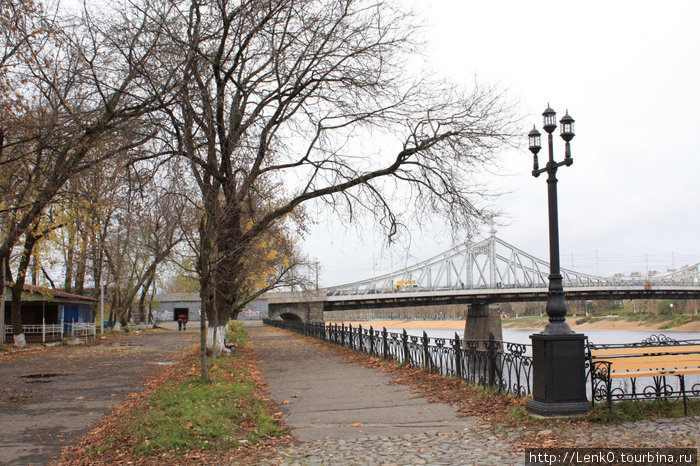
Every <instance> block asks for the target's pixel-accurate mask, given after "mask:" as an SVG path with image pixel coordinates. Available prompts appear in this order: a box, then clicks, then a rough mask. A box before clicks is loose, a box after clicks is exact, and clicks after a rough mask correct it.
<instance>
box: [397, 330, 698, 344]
mask: <svg viewBox="0 0 700 466" xmlns="http://www.w3.org/2000/svg"><path fill="white" fill-rule="evenodd" d="M424 330H425V333H427V334H428V336H429V337H432V338H454V336H455V332H457V335H459V338H463V337H464V329H460V330H442V329H441V330H436V329H406V333H408V334H409V335H415V336H422V335H423V331H424ZM387 331H389V332H396V333H401V332H403V329H400V328H387ZM533 333H539V331H538V330H516V329H508V328H504V329H503V341H507V342H511V343H521V344H528V345H529V344H530V335H532V334H533ZM577 333H584V334H585V335H586V336H588V341H589V342H591V343H593V344H596V345H603V344H611V343H636V342H640V341H642V340H644V339H647V338H649V337H650V336H651V335H659V334H663V335H666V336H667V337H670V338H673V339H674V340H678V341H680V340H697V339H700V333H698V332H679V331H673V330H584V331H579V332H577Z"/></svg>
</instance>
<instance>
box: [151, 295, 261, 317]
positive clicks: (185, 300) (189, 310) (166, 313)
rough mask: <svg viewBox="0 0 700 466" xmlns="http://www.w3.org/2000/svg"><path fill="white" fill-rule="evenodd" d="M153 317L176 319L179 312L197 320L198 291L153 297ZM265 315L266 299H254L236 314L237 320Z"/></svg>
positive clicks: (198, 314)
mask: <svg viewBox="0 0 700 466" xmlns="http://www.w3.org/2000/svg"><path fill="white" fill-rule="evenodd" d="M153 300H154V301H155V303H154V309H153V319H154V320H156V321H159V322H165V321H168V320H177V317H178V316H179V315H181V314H184V315H186V316H187V320H199V318H200V314H201V301H200V299H199V293H168V294H160V295H155V296H154V297H153ZM266 317H267V299H256V300H255V301H253V302H251V303H249V304H248V306H246V308H245V309H244V310H243V311H242V312H241V313H240V314H239V315H238V319H239V320H262V319H263V318H266Z"/></svg>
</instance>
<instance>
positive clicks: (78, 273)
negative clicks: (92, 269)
mask: <svg viewBox="0 0 700 466" xmlns="http://www.w3.org/2000/svg"><path fill="white" fill-rule="evenodd" d="M78 248H79V249H78V264H77V266H76V269H75V286H74V287H73V291H74V293H76V294H79V295H83V294H85V272H86V270H87V244H86V241H82V242H81V244H80V245H79V246H78Z"/></svg>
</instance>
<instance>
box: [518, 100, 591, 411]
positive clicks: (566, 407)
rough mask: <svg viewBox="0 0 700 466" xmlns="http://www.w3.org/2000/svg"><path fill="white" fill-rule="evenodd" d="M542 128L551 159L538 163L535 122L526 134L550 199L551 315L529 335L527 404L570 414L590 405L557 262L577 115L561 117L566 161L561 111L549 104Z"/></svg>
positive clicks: (578, 337)
mask: <svg viewBox="0 0 700 466" xmlns="http://www.w3.org/2000/svg"><path fill="white" fill-rule="evenodd" d="M542 117H543V125H542V128H543V129H544V130H545V132H546V133H547V145H548V149H549V160H548V161H547V164H546V165H545V167H544V168H540V167H539V162H538V159H537V154H538V153H539V151H540V150H541V149H542V145H541V142H540V132H539V131H537V128H535V127H533V128H532V131H530V132H529V133H528V142H529V147H530V152H532V155H533V168H532V176H534V177H535V178H537V177H539V176H540V174H542V173H547V175H548V176H547V200H548V207H549V264H550V265H549V267H550V268H549V289H548V293H547V315H548V316H549V323H548V324H547V326H546V327H545V328H544V330H543V331H542V332H541V333H537V334H534V335H530V339H531V340H532V356H533V399H532V400H530V401H529V402H528V403H527V409H528V410H529V411H531V412H533V413H536V414H540V415H544V416H551V415H569V414H579V413H583V412H586V411H588V410H589V409H590V404H589V403H588V401H587V399H586V390H585V389H586V377H585V352H584V339H585V335H583V334H579V333H574V332H573V331H572V330H571V327H569V324H567V323H566V302H565V301H564V287H563V284H562V281H563V280H562V276H561V269H560V265H559V214H558V206H557V176H556V175H557V170H558V169H559V167H562V166H567V167H569V166H571V165H572V164H573V163H574V159H573V158H572V157H571V145H570V142H571V140H572V139H573V138H574V119H573V118H571V116H570V115H569V112H568V110H567V112H566V115H564V117H563V118H562V119H561V120H560V122H559V123H560V124H561V133H560V134H561V137H562V139H563V140H564V141H565V149H564V160H562V161H561V162H556V161H555V160H554V141H553V136H552V133H554V130H555V129H556V128H557V119H556V118H557V114H556V112H555V111H554V110H552V108H551V107H550V106H549V105H547V109H546V110H545V111H544V112H543V113H542Z"/></svg>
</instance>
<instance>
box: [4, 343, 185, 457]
mask: <svg viewBox="0 0 700 466" xmlns="http://www.w3.org/2000/svg"><path fill="white" fill-rule="evenodd" d="M197 339H198V333H197V332H196V331H195V330H190V331H187V332H177V331H169V330H162V331H158V332H147V333H135V334H132V335H129V336H127V337H125V338H122V339H119V340H118V341H117V340H115V341H111V342H107V343H105V344H103V345H96V346H89V347H82V346H77V347H70V348H68V347H65V348H64V347H61V348H57V349H56V350H55V351H50V352H43V353H39V354H33V355H31V354H30V355H27V356H24V357H16V358H13V359H10V360H6V361H0V432H2V433H3V436H2V437H3V441H2V442H1V443H0V464H3V465H4V464H8V465H14V464H45V463H48V462H49V461H52V460H55V459H57V458H58V456H59V454H60V450H61V447H63V446H65V445H67V444H69V443H70V442H71V441H73V440H75V439H77V438H79V437H80V436H82V435H83V434H84V433H85V432H86V427H87V426H88V425H89V424H91V423H93V422H95V421H96V420H97V419H98V418H100V417H101V416H103V415H104V414H106V413H107V412H108V411H109V410H110V409H111V408H112V407H114V406H115V405H118V404H120V403H122V402H123V401H124V400H125V399H126V397H127V396H128V394H129V393H132V392H134V391H137V390H138V389H139V388H140V387H142V386H143V384H144V383H146V382H147V381H148V380H149V379H150V378H152V377H153V376H154V375H155V374H156V373H157V371H158V370H159V368H162V367H163V366H167V365H170V364H172V363H173V361H175V360H177V359H178V357H179V355H180V354H182V352H183V351H184V350H185V349H186V348H188V347H189V346H191V345H193V344H195V343H196V342H197Z"/></svg>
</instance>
